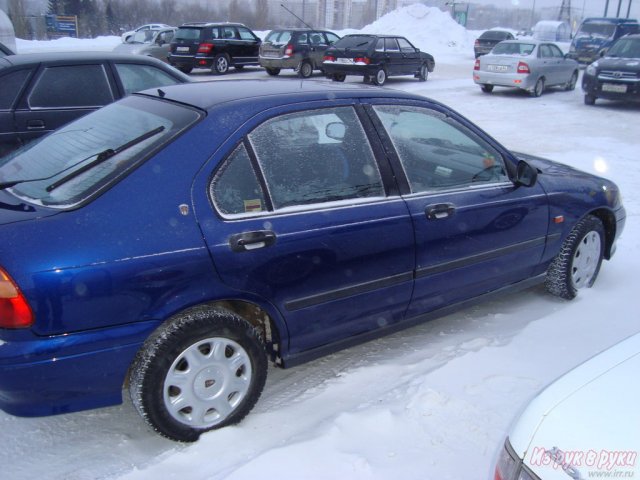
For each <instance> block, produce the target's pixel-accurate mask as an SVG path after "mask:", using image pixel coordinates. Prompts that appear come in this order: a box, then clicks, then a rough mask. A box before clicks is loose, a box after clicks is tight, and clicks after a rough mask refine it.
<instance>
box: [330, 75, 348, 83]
mask: <svg viewBox="0 0 640 480" xmlns="http://www.w3.org/2000/svg"><path fill="white" fill-rule="evenodd" d="M345 78H347V76H346V75H345V74H344V73H334V74H333V75H332V76H331V80H333V81H334V82H344V79H345Z"/></svg>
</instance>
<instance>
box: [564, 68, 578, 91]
mask: <svg viewBox="0 0 640 480" xmlns="http://www.w3.org/2000/svg"><path fill="white" fill-rule="evenodd" d="M576 83H578V72H573V73H572V74H571V78H570V79H569V81H568V82H567V84H566V85H565V86H564V89H565V90H566V91H567V92H570V91H572V90H575V89H576Z"/></svg>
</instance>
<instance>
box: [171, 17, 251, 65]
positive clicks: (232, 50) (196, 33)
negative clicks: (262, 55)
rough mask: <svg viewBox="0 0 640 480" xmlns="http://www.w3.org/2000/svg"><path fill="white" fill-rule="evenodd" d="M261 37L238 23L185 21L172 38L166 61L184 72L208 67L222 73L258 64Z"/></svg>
mask: <svg viewBox="0 0 640 480" xmlns="http://www.w3.org/2000/svg"><path fill="white" fill-rule="evenodd" d="M260 43H261V40H260V38H259V37H258V36H257V35H256V34H255V33H253V32H252V31H251V30H250V29H249V28H247V27H246V26H244V25H242V24H241V23H185V24H184V25H182V26H181V27H180V28H178V31H177V32H176V34H175V36H174V37H173V40H172V42H171V49H170V53H169V63H170V64H171V65H173V66H175V67H177V68H178V69H179V70H181V71H182V72H184V73H189V72H191V70H193V69H194V68H210V69H211V71H212V72H213V73H216V74H218V75H223V74H225V73H227V72H228V71H229V67H230V66H233V67H235V69H236V70H240V69H242V68H243V67H245V66H247V65H258V54H259V50H260Z"/></svg>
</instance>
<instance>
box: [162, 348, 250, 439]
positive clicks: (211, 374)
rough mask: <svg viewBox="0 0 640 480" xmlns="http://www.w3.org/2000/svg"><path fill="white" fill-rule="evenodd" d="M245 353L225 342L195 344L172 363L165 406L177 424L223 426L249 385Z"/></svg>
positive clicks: (165, 393) (165, 386)
mask: <svg viewBox="0 0 640 480" xmlns="http://www.w3.org/2000/svg"><path fill="white" fill-rule="evenodd" d="M251 375H252V370H251V360H250V358H249V355H248V354H247V352H246V351H245V350H244V349H243V348H242V347H241V346H240V345H239V344H238V343H236V342H234V341H233V340H229V339H228V338H218V337H216V338H207V339H206V340H201V341H199V342H197V343H194V344H193V345H191V346H190V347H189V348H187V349H186V350H185V351H183V352H182V353H181V354H180V355H179V356H178V358H176V359H175V361H174V362H173V364H172V365H171V367H170V368H169V371H168V372H167V376H166V377H165V380H164V405H165V407H166V408H167V410H168V412H169V414H170V415H171V416H172V417H173V418H174V419H175V420H177V421H178V422H180V423H183V424H185V425H189V426H190V427H196V428H209V427H212V426H214V425H216V424H218V423H221V422H223V421H224V420H225V419H226V418H227V417H228V416H229V415H230V414H231V413H232V412H233V410H234V409H235V408H236V407H237V406H238V405H239V404H240V402H242V400H243V399H244V398H245V396H246V395H247V391H248V390H249V386H250V384H251Z"/></svg>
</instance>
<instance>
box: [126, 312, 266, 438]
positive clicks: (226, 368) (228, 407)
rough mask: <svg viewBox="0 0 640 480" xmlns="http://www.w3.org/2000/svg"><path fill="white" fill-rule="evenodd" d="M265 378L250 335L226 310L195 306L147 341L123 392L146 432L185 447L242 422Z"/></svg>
mask: <svg viewBox="0 0 640 480" xmlns="http://www.w3.org/2000/svg"><path fill="white" fill-rule="evenodd" d="M266 374H267V359H266V354H265V351H264V346H263V341H262V337H261V334H260V333H259V331H258V330H256V329H255V328H254V327H253V326H252V325H251V324H249V323H248V322H246V321H245V320H244V319H242V318H241V317H239V316H238V315H236V314H235V313H233V312H231V311H228V310H225V309H221V308H214V309H212V308H207V307H195V308H193V309H191V310H188V311H187V312H185V313H183V314H181V315H179V316H177V317H175V318H173V319H172V320H170V321H169V322H168V323H166V324H165V325H163V326H162V327H160V328H159V329H158V330H157V331H156V332H155V333H154V334H153V335H152V336H151V337H149V339H147V341H146V342H145V343H144V345H143V347H142V349H141V350H140V351H139V352H138V355H137V356H136V359H135V361H134V364H133V366H132V368H131V373H130V376H129V391H130V394H131V399H132V401H133V404H134V405H135V407H136V409H137V410H138V412H139V413H140V414H141V415H142V417H143V418H144V419H145V420H146V421H147V423H149V424H150V425H151V427H152V428H153V429H154V430H156V431H157V432H158V433H160V434H161V435H163V436H165V437H168V438H170V439H172V440H177V441H181V442H193V441H196V440H197V439H198V438H199V436H200V434H202V433H203V432H206V431H208V430H212V429H216V428H221V427H224V426H226V425H231V424H235V423H238V422H239V421H240V420H242V418H244V417H245V416H246V415H247V414H248V413H249V411H250V410H251V409H252V408H253V406H254V405H255V403H256V402H257V400H258V398H259V397H260V394H261V392H262V389H263V387H264V383H265V379H266Z"/></svg>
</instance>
